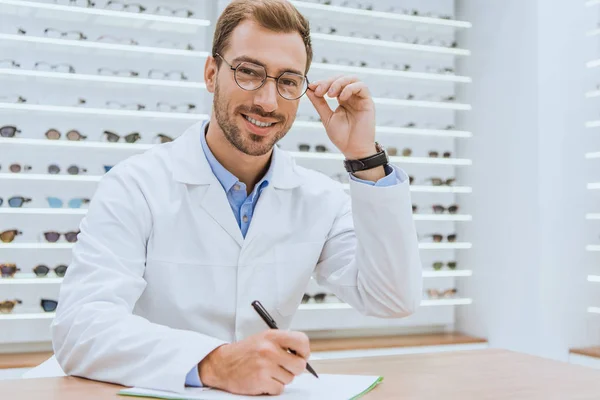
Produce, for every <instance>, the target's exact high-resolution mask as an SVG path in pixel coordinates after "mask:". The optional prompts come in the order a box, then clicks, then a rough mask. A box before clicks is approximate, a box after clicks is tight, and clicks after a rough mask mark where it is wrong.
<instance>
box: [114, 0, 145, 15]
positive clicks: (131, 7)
mask: <svg viewBox="0 0 600 400" xmlns="http://www.w3.org/2000/svg"><path fill="white" fill-rule="evenodd" d="M104 8H107V9H109V10H116V11H128V12H136V13H143V12H144V11H146V7H144V6H143V5H141V4H137V3H124V2H122V1H116V0H110V1H109V2H108V3H106V6H104Z"/></svg>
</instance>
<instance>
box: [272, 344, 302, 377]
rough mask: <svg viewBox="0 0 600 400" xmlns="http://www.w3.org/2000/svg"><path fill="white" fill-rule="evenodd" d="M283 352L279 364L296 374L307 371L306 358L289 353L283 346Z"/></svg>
mask: <svg viewBox="0 0 600 400" xmlns="http://www.w3.org/2000/svg"><path fill="white" fill-rule="evenodd" d="M281 351H282V354H281V355H280V358H279V361H278V362H279V365H280V366H281V367H282V368H285V369H286V370H287V371H289V372H290V373H292V374H294V375H300V374H303V373H304V371H306V360H305V359H304V358H303V357H301V356H299V355H296V354H292V353H288V351H287V350H286V349H283V348H282V350H281Z"/></svg>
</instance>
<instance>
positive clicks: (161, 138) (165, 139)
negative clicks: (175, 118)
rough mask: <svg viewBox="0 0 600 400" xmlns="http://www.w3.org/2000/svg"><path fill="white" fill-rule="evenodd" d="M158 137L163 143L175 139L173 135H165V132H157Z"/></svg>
mask: <svg viewBox="0 0 600 400" xmlns="http://www.w3.org/2000/svg"><path fill="white" fill-rule="evenodd" d="M156 138H157V139H158V140H159V141H160V143H161V144H163V143H169V142H172V141H173V138H172V137H171V136H168V135H165V134H164V133H159V134H157V135H156Z"/></svg>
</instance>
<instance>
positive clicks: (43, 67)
mask: <svg viewBox="0 0 600 400" xmlns="http://www.w3.org/2000/svg"><path fill="white" fill-rule="evenodd" d="M33 69H36V70H38V71H52V72H62V73H69V74H74V73H75V67H73V66H72V65H71V64H49V63H47V62H45V61H38V62H36V63H35V64H33Z"/></svg>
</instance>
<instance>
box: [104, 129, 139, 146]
mask: <svg viewBox="0 0 600 400" xmlns="http://www.w3.org/2000/svg"><path fill="white" fill-rule="evenodd" d="M104 135H106V140H107V141H109V142H111V143H116V142H118V141H119V140H121V136H120V135H117V134H116V133H114V132H111V131H104ZM141 138H142V137H141V136H140V134H139V133H138V132H133V133H130V134H128V135H125V136H123V139H125V142H127V143H135V142H137V141H138V140H140V139H141Z"/></svg>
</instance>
